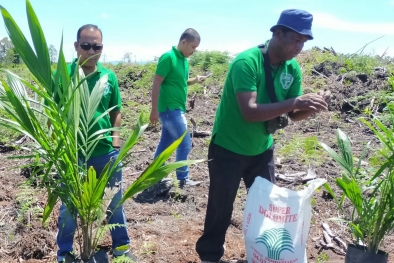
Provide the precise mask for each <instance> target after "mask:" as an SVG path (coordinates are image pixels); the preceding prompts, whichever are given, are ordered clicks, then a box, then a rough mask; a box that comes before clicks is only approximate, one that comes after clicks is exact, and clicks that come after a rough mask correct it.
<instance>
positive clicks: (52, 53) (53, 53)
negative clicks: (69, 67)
mask: <svg viewBox="0 0 394 263" xmlns="http://www.w3.org/2000/svg"><path fill="white" fill-rule="evenodd" d="M48 50H49V59H50V60H51V63H52V64H53V63H56V62H57V50H56V48H55V46H54V45H49V47H48Z"/></svg>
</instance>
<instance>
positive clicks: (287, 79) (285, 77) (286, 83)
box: [280, 72, 294, 89]
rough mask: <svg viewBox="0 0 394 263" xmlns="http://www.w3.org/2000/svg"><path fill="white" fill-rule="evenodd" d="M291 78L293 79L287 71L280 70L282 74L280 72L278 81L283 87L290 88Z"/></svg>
mask: <svg viewBox="0 0 394 263" xmlns="http://www.w3.org/2000/svg"><path fill="white" fill-rule="evenodd" d="M293 80H294V78H293V76H292V75H290V74H288V73H285V72H282V74H280V83H281V84H282V88H283V89H288V88H290V86H291V84H292V83H293Z"/></svg>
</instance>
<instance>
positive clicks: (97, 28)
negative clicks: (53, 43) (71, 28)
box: [77, 24, 103, 42]
mask: <svg viewBox="0 0 394 263" xmlns="http://www.w3.org/2000/svg"><path fill="white" fill-rule="evenodd" d="M91 28H93V29H95V30H98V31H99V32H100V35H101V39H102V38H103V32H101V29H100V28H99V27H98V26H96V25H93V24H86V25H83V26H81V27H80V28H79V29H78V32H77V42H79V39H80V38H81V32H82V30H84V29H91Z"/></svg>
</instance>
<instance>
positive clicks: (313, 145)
mask: <svg viewBox="0 0 394 263" xmlns="http://www.w3.org/2000/svg"><path fill="white" fill-rule="evenodd" d="M278 154H279V155H280V156H281V157H283V158H287V159H294V160H296V161H299V162H303V163H305V164H308V165H312V166H319V165H321V164H322V163H323V162H324V160H325V157H326V155H325V154H324V152H323V151H322V150H321V148H320V147H319V146H318V140H317V137H316V136H309V137H301V136H300V135H297V136H296V137H294V138H293V139H292V140H291V141H289V142H284V146H283V147H282V148H280V149H279V150H278Z"/></svg>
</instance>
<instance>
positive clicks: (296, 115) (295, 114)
mask: <svg viewBox="0 0 394 263" xmlns="http://www.w3.org/2000/svg"><path fill="white" fill-rule="evenodd" d="M316 112H317V111H315V110H294V111H291V112H289V118H290V120H292V121H302V120H305V119H307V118H309V117H310V116H311V115H313V114H314V113H316Z"/></svg>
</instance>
